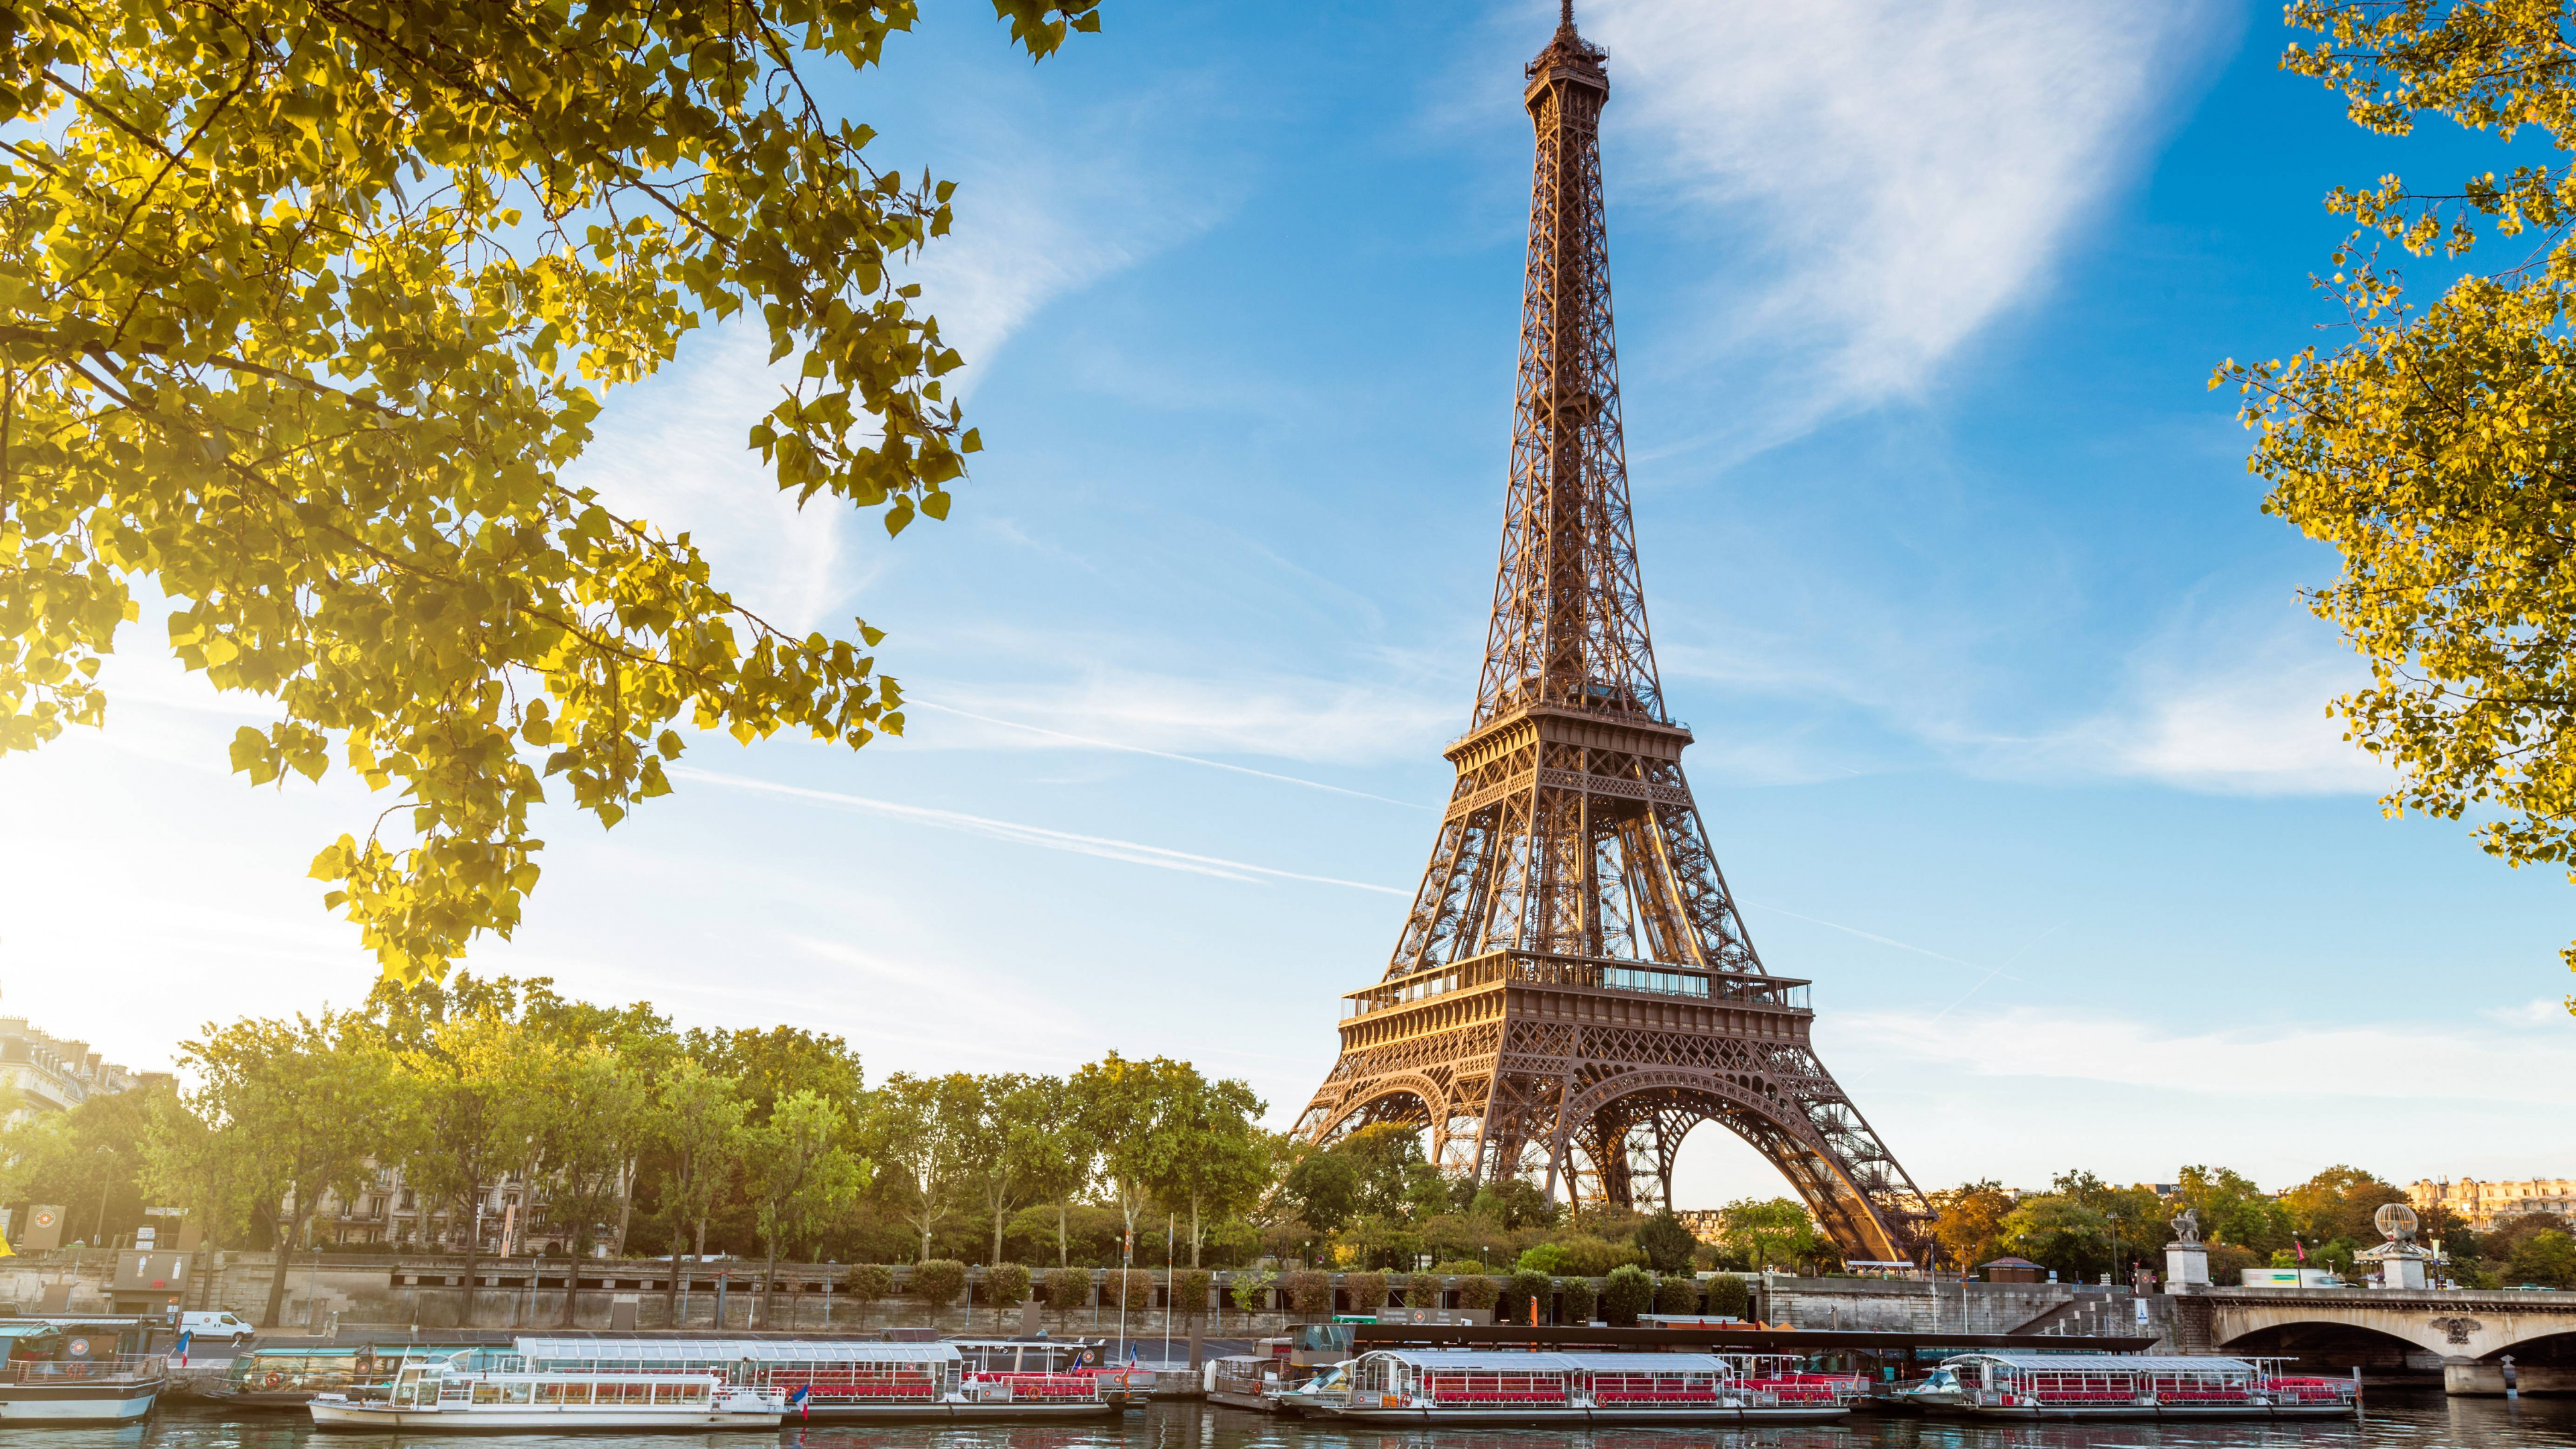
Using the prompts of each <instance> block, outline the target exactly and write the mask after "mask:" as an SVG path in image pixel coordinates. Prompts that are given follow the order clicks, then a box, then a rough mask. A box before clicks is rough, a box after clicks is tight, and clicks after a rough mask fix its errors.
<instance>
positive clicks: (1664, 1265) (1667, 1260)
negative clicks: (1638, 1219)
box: [1636, 1208, 1699, 1273]
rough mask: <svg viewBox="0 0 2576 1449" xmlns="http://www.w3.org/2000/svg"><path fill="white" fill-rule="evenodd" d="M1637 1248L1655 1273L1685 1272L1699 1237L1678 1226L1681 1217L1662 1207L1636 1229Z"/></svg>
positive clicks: (1689, 1264)
mask: <svg viewBox="0 0 2576 1449" xmlns="http://www.w3.org/2000/svg"><path fill="white" fill-rule="evenodd" d="M1636 1241H1637V1251H1638V1252H1641V1253H1643V1254H1645V1255H1646V1263H1647V1265H1648V1266H1649V1267H1651V1268H1653V1269H1654V1270H1655V1271H1656V1272H1658V1273H1687V1272H1689V1271H1690V1267H1691V1257H1692V1255H1693V1254H1695V1253H1697V1252H1698V1251H1699V1239H1698V1238H1696V1237H1694V1236H1692V1234H1691V1230H1690V1229H1688V1228H1686V1227H1683V1226H1682V1220H1681V1219H1680V1218H1679V1217H1677V1216H1675V1215H1674V1213H1673V1210H1672V1209H1671V1208H1665V1209H1663V1210H1661V1211H1659V1212H1657V1213H1655V1214H1654V1215H1653V1216H1652V1217H1649V1218H1647V1219H1646V1221H1645V1225H1644V1226H1642V1227H1640V1228H1638V1229H1637V1239H1636Z"/></svg>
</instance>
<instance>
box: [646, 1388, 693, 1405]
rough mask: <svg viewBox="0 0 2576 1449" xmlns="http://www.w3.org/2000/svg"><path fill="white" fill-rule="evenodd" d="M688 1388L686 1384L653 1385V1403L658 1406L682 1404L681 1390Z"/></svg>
mask: <svg viewBox="0 0 2576 1449" xmlns="http://www.w3.org/2000/svg"><path fill="white" fill-rule="evenodd" d="M686 1387H688V1386H687V1385H686V1384H655V1385H653V1402H655V1403H657V1404H676V1403H678V1402H680V1390H682V1389H684V1388H686Z"/></svg>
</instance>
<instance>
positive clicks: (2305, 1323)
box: [2191, 1288, 2576, 1394]
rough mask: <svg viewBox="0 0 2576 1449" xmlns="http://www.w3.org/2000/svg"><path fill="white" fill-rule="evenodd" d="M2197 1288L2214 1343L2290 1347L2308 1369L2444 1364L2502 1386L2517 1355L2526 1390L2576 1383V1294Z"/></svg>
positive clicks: (2568, 1388)
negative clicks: (2202, 1291) (2508, 1365)
mask: <svg viewBox="0 0 2576 1449" xmlns="http://www.w3.org/2000/svg"><path fill="white" fill-rule="evenodd" d="M2193 1297H2194V1298H2196V1299H2197V1300H2198V1301H2199V1303H2202V1304H2206V1305H2207V1306H2208V1311H2209V1327H2208V1335H2209V1347H2210V1348H2211V1349H2214V1350H2216V1351H2218V1352H2221V1353H2241V1354H2247V1355H2261V1354H2275V1353H2277V1354H2283V1355H2290V1356H2295V1357H2297V1358H2298V1359H2299V1360H2300V1361H2301V1364H2300V1366H2301V1367H2302V1368H2345V1367H2354V1368H2361V1369H2364V1370H2366V1371H2367V1370H2386V1371H2392V1372H2404V1371H2409V1370H2412V1371H2417V1372H2424V1373H2429V1372H2430V1371H2432V1370H2433V1369H2435V1368H2439V1370H2440V1371H2441V1374H2442V1385H2443V1387H2444V1388H2445V1389H2447V1390H2449V1391H2450V1392H2452V1393H2455V1394H2500V1393H2503V1392H2504V1388H2505V1382H2504V1362H2503V1361H2504V1358H2505V1357H2506V1356H2507V1355H2511V1356H2512V1358H2513V1360H2514V1367H2515V1371H2516V1377H2517V1379H2518V1380H2519V1385H2520V1387H2521V1388H2522V1389H2524V1390H2525V1391H2530V1392H2544V1393H2545V1392H2550V1391H2558V1392H2576V1293H2541V1292H2503V1293H2499V1292H2481V1291H2440V1290H2407V1289H2380V1288H2218V1289H2213V1290H2211V1291H2210V1292H2208V1293H2207V1294H2195V1295H2193ZM2195 1316H2196V1315H2195ZM2191 1336H2194V1337H2196V1336H2197V1335H2196V1334H2195V1335H2191ZM2195 1346H2196V1345H2195Z"/></svg>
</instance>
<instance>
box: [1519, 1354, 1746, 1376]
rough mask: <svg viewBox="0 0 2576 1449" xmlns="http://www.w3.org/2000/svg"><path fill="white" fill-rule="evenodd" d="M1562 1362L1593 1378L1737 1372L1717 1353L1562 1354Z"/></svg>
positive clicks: (1556, 1355) (1553, 1355) (1555, 1356)
mask: <svg viewBox="0 0 2576 1449" xmlns="http://www.w3.org/2000/svg"><path fill="white" fill-rule="evenodd" d="M1550 1357H1553V1358H1560V1359H1563V1360H1565V1361H1566V1362H1567V1363H1569V1364H1571V1365H1573V1366H1574V1367H1576V1368H1579V1369H1581V1370H1583V1371H1584V1372H1585V1373H1591V1374H1722V1373H1730V1372H1732V1371H1733V1369H1732V1366H1731V1365H1729V1364H1728V1363H1727V1361H1726V1360H1724V1359H1722V1358H1719V1357H1718V1356H1717V1355H1715V1354H1713V1353H1560V1354H1552V1355H1550Z"/></svg>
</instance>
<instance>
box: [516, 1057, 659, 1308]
mask: <svg viewBox="0 0 2576 1449" xmlns="http://www.w3.org/2000/svg"><path fill="white" fill-rule="evenodd" d="M546 1061H547V1065H548V1066H550V1067H551V1068H552V1070H550V1071H549V1072H547V1073H546V1076H545V1079H544V1080H543V1081H542V1082H541V1083H539V1084H538V1095H537V1097H536V1099H535V1100H534V1101H533V1102H532V1103H531V1104H530V1105H531V1106H532V1107H534V1108H535V1109H536V1114H537V1121H536V1170H537V1173H538V1175H539V1178H540V1179H541V1180H542V1181H544V1182H545V1184H546V1213H547V1216H549V1217H550V1218H552V1219H553V1220H554V1221H555V1222H556V1223H558V1224H564V1225H569V1226H570V1227H571V1229H572V1250H573V1254H574V1256H576V1257H585V1258H586V1257H588V1256H590V1251H591V1248H592V1246H593V1245H594V1244H595V1243H596V1242H597V1241H598V1239H599V1230H600V1227H601V1225H602V1224H604V1223H606V1222H607V1221H608V1219H609V1218H610V1217H611V1216H612V1215H616V1216H619V1217H622V1216H623V1215H624V1207H625V1203H626V1201H627V1199H628V1197H629V1195H630V1193H631V1191H632V1186H633V1182H632V1178H631V1176H630V1173H631V1172H632V1169H633V1165H634V1163H635V1160H636V1156H637V1153H638V1152H639V1150H640V1148H641V1146H642V1139H643V1137H644V1136H645V1134H646V1132H647V1130H648V1127H649V1122H650V1109H651V1103H652V1096H651V1092H650V1089H649V1088H648V1086H647V1084H646V1083H645V1081H644V1079H643V1077H642V1076H641V1075H639V1074H638V1073H637V1072H636V1071H635V1070H634V1069H633V1068H632V1067H630V1066H629V1065H628V1064H627V1063H626V1061H625V1059H624V1058H622V1057H620V1056H619V1055H618V1054H617V1053H616V1052H614V1051H611V1050H609V1049H607V1048H605V1047H600V1046H589V1047H583V1048H578V1049H574V1050H563V1051H556V1052H552V1053H548V1054H547V1058H546ZM576 1300H577V1295H575V1294H571V1293H566V1294H565V1295H564V1316H563V1326H564V1327H566V1328H570V1327H572V1326H573V1310H574V1306H575V1303H576Z"/></svg>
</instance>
